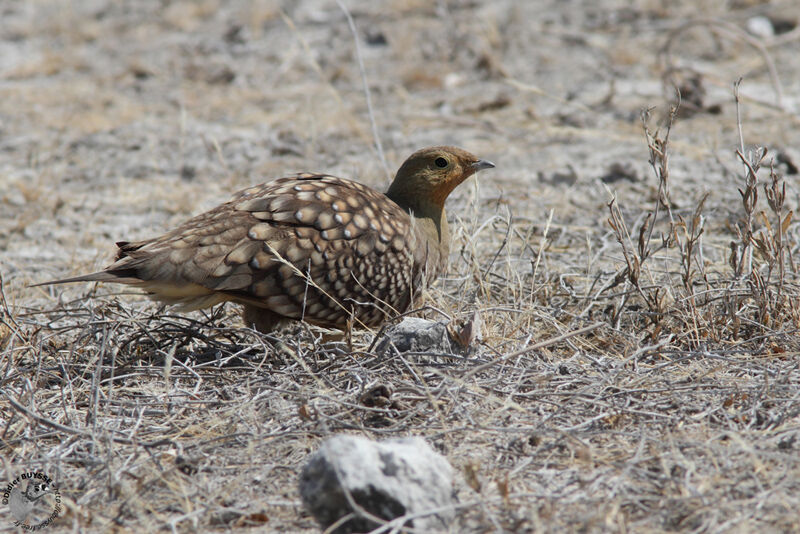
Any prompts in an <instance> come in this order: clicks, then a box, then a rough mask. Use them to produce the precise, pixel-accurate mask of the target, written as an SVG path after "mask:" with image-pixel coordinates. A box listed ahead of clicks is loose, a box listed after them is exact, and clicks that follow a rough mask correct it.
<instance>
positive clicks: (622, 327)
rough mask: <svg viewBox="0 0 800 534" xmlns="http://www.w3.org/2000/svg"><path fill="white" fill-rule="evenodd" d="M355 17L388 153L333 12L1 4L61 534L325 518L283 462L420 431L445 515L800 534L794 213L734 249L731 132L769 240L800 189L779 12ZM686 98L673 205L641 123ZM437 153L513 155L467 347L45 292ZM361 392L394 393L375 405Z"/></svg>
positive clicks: (463, 230)
mask: <svg viewBox="0 0 800 534" xmlns="http://www.w3.org/2000/svg"><path fill="white" fill-rule="evenodd" d="M345 4H346V6H347V7H348V8H349V10H350V12H351V13H352V16H353V19H354V22H355V25H356V26H357V39H358V43H359V46H360V51H361V54H362V59H363V65H364V71H363V73H364V76H365V78H366V81H367V84H368V86H369V90H370V93H371V99H372V106H371V108H372V111H373V113H374V121H375V125H376V129H377V133H378V136H379V139H380V141H381V143H382V146H383V149H384V151H385V159H386V164H385V165H384V164H383V163H382V161H381V158H380V157H379V154H378V151H377V150H376V148H375V137H374V135H373V131H372V126H371V122H370V117H369V113H368V106H367V100H366V98H365V93H364V87H363V83H362V74H361V71H360V68H359V62H358V60H357V56H356V49H355V42H354V38H353V35H352V33H351V30H350V28H349V26H348V23H347V18H346V17H345V14H344V12H343V10H342V9H341V8H340V7H339V6H338V5H337V3H336V2H334V1H323V0H318V1H317V0H315V1H301V2H279V1H269V0H259V1H251V2H247V1H239V0H233V1H230V2H222V1H219V0H205V1H197V2H191V1H186V2H168V1H155V0H152V1H151V0H142V1H138V0H137V1H135V2H133V1H122V2H108V1H100V0H85V1H84V0H82V1H80V2H77V1H67V0H63V1H51V0H42V1H38V2H14V1H5V2H0V21H2V22H0V275H1V276H2V290H3V291H2V293H3V298H2V301H0V304H2V307H0V313H1V314H2V315H0V368H2V370H3V371H2V376H0V390H2V394H0V450H2V458H3V462H2V464H1V465H2V468H0V473H3V474H4V476H5V477H6V478H8V477H12V475H13V474H14V473H16V472H18V471H24V470H28V469H34V468H35V469H41V470H43V471H45V472H47V473H48V474H49V475H50V476H51V477H53V478H54V479H55V480H56V481H57V483H58V484H59V487H60V491H61V495H62V496H63V498H64V502H65V507H66V510H65V512H64V514H63V517H62V518H60V519H59V523H58V524H59V525H61V528H63V529H68V528H74V529H81V530H86V531H101V530H102V531H108V530H112V529H116V530H118V531H124V532H127V531H132V530H137V531H156V530H159V531H163V530H167V529H173V530H177V531H213V530H219V531H222V530H227V529H229V528H231V527H241V528H245V527H247V526H257V527H259V528H264V529H266V530H269V531H275V532H299V531H315V530H316V529H317V527H316V525H315V523H314V521H313V519H312V518H311V517H309V516H308V515H307V514H306V513H305V512H304V511H303V509H302V506H301V503H300V500H299V494H298V492H297V489H296V478H297V474H298V472H299V469H300V468H301V467H302V465H303V462H304V460H305V458H306V455H307V454H308V452H310V451H312V450H314V449H315V448H316V447H317V446H318V444H319V443H320V441H321V440H323V439H324V438H325V437H326V436H330V435H331V434H333V433H337V432H353V433H360V434H364V435H367V436H370V437H373V438H376V439H380V438H382V437H388V436H396V435H421V436H423V437H425V438H426V439H428V440H429V441H430V442H431V443H432V444H433V445H434V446H435V447H436V448H437V449H438V450H440V451H441V452H442V453H443V454H445V456H446V457H447V458H448V460H450V462H451V463H452V464H453V465H454V466H455V467H456V469H457V470H458V472H459V476H460V479H459V484H458V492H459V493H458V494H459V499H460V502H461V503H462V505H461V508H460V509H459V514H458V520H457V523H456V524H455V525H454V526H453V532H487V531H509V532H563V531H588V532H595V531H596V532H600V531H632V532H674V531H697V532H731V531H734V532H753V531H756V530H758V531H761V532H788V531H797V530H800V520H798V515H797V509H798V507H800V483H798V480H800V460H798V447H800V445H798V443H797V442H796V438H797V437H798V429H800V371H798V363H797V362H798V360H797V358H798V354H800V339H799V338H798V336H797V328H798V326H800V311H799V310H798V307H797V302H798V299H797V296H798V295H799V294H800V291H798V285H797V282H798V280H797V276H796V274H795V272H794V267H793V255H794V254H796V249H797V246H798V237H799V236H798V232H799V231H800V229H799V228H800V227H798V225H797V224H795V223H794V222H793V221H792V220H790V219H789V220H786V224H785V225H784V226H783V228H782V232H781V241H780V247H781V248H780V250H782V251H783V252H782V253H781V254H783V256H782V257H783V260H782V261H783V265H784V267H783V269H779V268H778V267H776V265H779V264H780V263H781V261H778V263H776V261H775V260H770V257H769V253H768V252H769V251H768V250H766V249H764V247H762V249H763V250H761V249H759V248H758V247H757V246H756V244H755V241H752V242H748V241H746V239H744V240H743V238H742V236H741V232H742V228H744V226H743V225H744V223H743V222H742V221H743V220H744V219H746V218H747V217H746V212H745V210H744V208H743V206H742V200H741V199H742V196H741V193H740V191H739V189H742V190H745V189H746V184H745V176H746V171H745V169H744V167H743V165H742V163H741V161H739V159H737V156H736V154H735V151H736V149H737V148H739V147H740V134H739V128H738V124H741V132H742V138H743V143H744V149H745V152H747V151H751V152H752V150H754V148H755V147H758V146H764V147H768V148H769V155H768V157H767V159H766V160H765V161H764V164H763V166H762V169H761V170H760V171H759V172H757V176H758V179H759V180H760V182H761V183H760V184H759V185H758V186H757V190H758V192H759V198H758V202H757V205H756V207H755V208H754V210H753V211H752V220H753V224H752V229H753V231H754V232H755V235H756V237H758V236H762V237H764V236H768V235H772V236H773V239H772V241H770V242H771V243H773V244H774V243H775V239H774V236H775V235H776V234H775V233H774V232H773V230H776V231H777V228H778V227H781V225H780V224H776V223H775V220H776V219H775V217H777V216H780V217H781V219H782V220H785V219H784V217H785V216H786V215H787V214H788V212H789V211H790V210H795V209H796V206H797V204H798V189H797V185H796V184H797V177H798V167H800V150H799V149H798V147H800V56H798V54H797V47H798V43H800V30H798V23H800V19H799V17H800V14H798V11H797V7H796V5H795V2H794V1H791V0H786V1H774V2H758V1H753V0H735V1H734V0H732V1H731V2H728V3H724V4H723V3H717V2H700V3H699V5H698V3H697V2H682V1H681V2H669V3H664V2H654V1H650V0H632V1H619V2H617V1H613V0H602V1H599V2H563V1H557V0H553V1H544V0H543V1H530V2H521V1H511V0H508V1H503V0H501V1H496V2H488V1H487V2H481V1H460V2H459V1H452V2H451V1H442V2H426V1H416V0H388V1H386V2H370V1H352V0H345ZM770 32H771V34H770ZM739 78H741V79H742V82H741V88H740V95H741V98H740V99H741V104H740V106H739V115H740V120H739V121H737V107H736V105H735V101H734V97H733V84H734V82H735V81H736V80H737V79H739ZM676 85H677V86H679V87H680V88H681V93H682V105H681V107H680V109H679V112H678V117H677V118H676V120H675V123H674V124H673V127H672V129H671V132H670V138H669V148H668V156H669V161H668V170H669V177H668V180H667V181H666V184H667V185H668V188H669V191H668V196H667V197H663V198H666V200H665V202H664V203H663V204H661V205H660V208H659V210H658V212H657V213H655V207H656V205H658V199H659V196H660V194H659V179H658V177H657V174H656V172H654V169H653V168H652V167H651V165H650V163H649V161H648V160H649V158H650V154H649V153H648V144H647V140H646V137H645V134H644V131H643V127H642V122H641V119H640V117H641V113H642V110H643V109H652V111H651V118H650V121H649V128H650V131H651V132H655V131H656V130H659V132H660V133H659V135H660V136H661V138H663V135H664V133H665V127H666V124H667V123H666V117H667V116H668V110H669V107H670V105H671V103H674V95H675V89H674V87H675V86H676ZM434 144H453V145H458V146H461V147H464V148H466V149H468V150H470V151H472V152H474V153H476V154H478V155H480V156H481V157H484V158H487V159H490V160H492V161H494V162H495V163H496V164H497V169H495V170H494V171H492V173H491V174H490V173H488V172H487V173H483V174H482V175H481V176H480V179H479V180H477V181H476V180H475V179H471V180H470V181H469V182H467V183H466V184H465V185H463V186H461V187H460V188H459V189H458V190H457V191H456V192H455V193H454V194H453V195H452V197H451V199H450V201H449V204H448V209H449V218H450V220H451V223H452V228H453V234H454V235H453V246H452V251H453V253H452V257H451V262H450V263H451V268H450V272H449V274H448V276H447V277H445V278H444V279H443V280H442V281H441V282H440V283H439V285H438V286H437V288H435V290H433V291H432V292H431V294H430V295H429V299H428V303H429V304H430V305H431V306H433V307H435V308H436V309H437V310H439V311H440V312H443V313H445V314H447V316H448V317H449V319H451V320H452V322H453V324H454V325H456V324H458V322H459V321H460V320H463V319H465V318H467V317H470V316H471V315H472V314H473V313H474V312H475V311H477V312H478V313H479V314H480V317H481V318H482V321H483V331H482V337H481V340H479V341H475V342H474V344H473V347H472V349H471V352H470V356H469V357H467V358H452V359H449V360H447V361H445V362H444V363H442V360H441V359H432V360H431V361H428V362H426V361H425V359H424V358H422V360H421V361H420V360H417V359H415V360H413V361H410V360H407V359H406V358H404V357H401V356H397V357H392V358H386V357H378V356H376V355H374V354H372V353H371V352H370V347H371V346H372V341H373V340H374V336H375V333H374V332H357V333H356V334H355V337H354V339H353V341H352V345H351V346H347V345H346V344H345V343H342V342H338V343H337V342H333V343H325V342H323V341H322V340H321V337H320V332H319V331H318V330H316V329H308V328H306V329H295V330H292V331H286V332H283V333H279V334H277V335H276V336H266V337H264V336H258V335H256V334H255V333H253V332H250V331H247V330H246V329H243V328H241V323H240V322H239V320H238V317H237V315H236V313H235V310H234V309H233V308H232V307H223V308H219V309H216V310H213V312H208V313H193V314H188V315H181V314H176V313H175V312H173V311H171V310H169V309H166V310H165V309H162V308H159V307H158V306H157V305H155V304H153V303H151V302H150V301H148V300H147V299H144V298H142V297H140V296H137V295H135V294H131V292H129V291H128V292H126V291H122V290H120V289H119V288H117V287H110V286H98V285H95V284H76V285H72V286H58V287H45V288H30V287H28V286H29V285H30V284H33V283H37V282H42V281H45V280H48V279H52V278H60V277H66V276H70V275H75V274H80V273H85V272H89V271H92V270H96V269H98V268H100V267H102V266H103V265H104V264H106V263H108V261H109V260H110V258H111V257H112V255H113V249H114V247H113V243H114V242H115V241H119V240H123V239H124V240H136V239H140V238H147V237H152V236H154V235H157V234H159V233H161V232H163V231H164V230H166V229H168V228H170V227H172V226H174V225H176V224H178V223H179V222H181V221H182V220H184V219H186V218H188V217H189V216H191V215H193V214H196V213H199V212H200V211H202V210H204V209H207V208H210V207H212V206H214V205H216V204H217V203H219V202H221V201H224V200H225V199H226V198H227V197H228V196H229V195H230V194H231V193H233V192H234V191H236V190H238V189H240V188H243V187H246V186H248V185H251V184H254V183H260V182H263V181H268V180H271V179H274V178H276V177H279V176H282V175H284V174H287V173H294V172H298V171H325V172H328V173H331V174H336V175H340V176H346V177H350V178H355V179H358V180H360V181H362V182H364V183H367V184H369V185H372V186H374V187H376V188H384V187H385V186H386V185H387V184H388V177H389V175H390V174H391V172H393V170H394V169H396V167H397V166H398V165H399V164H400V163H401V162H402V160H403V159H404V158H405V157H406V156H407V155H409V154H410V153H411V152H412V151H414V150H416V149H417V148H420V147H423V146H426V145H434ZM770 160H772V161H773V163H774V169H775V173H776V176H777V177H779V178H782V179H784V180H785V184H786V193H787V194H786V200H785V205H784V206H783V207H782V208H781V209H780V210H779V211H780V214H779V215H775V214H774V213H773V211H774V210H773V211H771V208H770V206H769V202H768V201H767V193H766V192H765V190H764V189H763V185H764V184H769V181H770V178H769V162H770ZM656 163H658V162H656ZM657 166H658V165H657V164H656V167H657ZM706 194H708V197H707V199H706V200H705V203H704V204H703V207H702V210H701V212H699V215H698V217H696V218H695V217H693V214H694V213H695V210H696V207H697V204H698V202H699V201H700V200H701V199H702V198H703V197H704V196H705V195H706ZM612 197H615V198H616V199H617V200H616V206H617V207H618V210H619V211H618V214H619V216H620V218H621V219H620V220H622V221H624V223H625V225H626V228H627V230H622V231H621V234H622V235H623V236H624V235H625V232H626V231H627V232H628V233H629V234H630V236H631V241H630V242H627V241H625V246H624V247H623V246H621V245H620V243H619V241H618V239H617V236H616V235H615V231H614V230H613V228H612V225H611V224H609V222H608V219H609V217H610V211H609V207H608V203H609V201H610V200H611V198H612ZM667 207H669V209H666V208H667ZM761 212H763V215H761ZM648 213H652V214H653V215H654V216H655V217H654V218H655V220H656V224H655V227H654V229H653V231H652V234H651V240H650V241H649V243H650V245H649V246H650V249H651V250H652V251H653V253H652V255H651V256H650V257H649V258H646V259H645V260H643V262H642V263H643V264H644V265H643V266H642V267H641V269H640V270H641V276H640V277H639V279H638V281H637V280H636V279H635V278H636V277H634V276H631V271H632V268H631V267H630V261H631V258H633V259H634V260H635V259H636V258H637V242H638V239H639V235H640V228H641V227H642V225H643V224H646V221H647V220H648V219H647V214H648ZM681 221H685V222H684V223H682V222H681ZM765 221H768V222H770V224H769V225H767V224H765ZM693 223H694V226H695V227H696V226H697V225H699V224H702V225H703V234H702V236H700V237H699V238H698V239H697V240H696V241H695V243H694V248H693V249H692V250H690V251H689V252H687V243H688V241H687V240H688V238H687V237H686V236H687V235H689V234H691V233H692V231H693V230H696V228H693ZM618 227H619V226H618ZM737 228H739V230H738V232H739V233H737ZM684 229H685V230H686V231H684ZM686 232H689V234H687V233H686ZM759 232H760V233H759ZM770 232H772V233H771V234H770ZM645 235H647V232H645ZM670 236H672V239H671V240H670ZM662 238H663V241H664V242H665V243H666V245H667V246H665V247H661V244H662ZM765 239H766V238H765ZM732 242H733V243H734V245H736V244H737V243H739V244H740V245H741V244H742V243H746V244H747V243H749V244H750V245H751V248H752V249H753V250H755V254H754V257H753V269H752V271H750V270H748V269H747V268H745V269H744V270H743V271H742V272H740V273H738V274H737V273H736V272H735V270H734V269H733V268H732V267H731V264H730V262H729V257H730V255H731V243H732ZM764 246H766V245H764ZM767 248H768V247H767ZM626 258H627V261H626ZM638 258H639V259H641V254H639V256H638ZM687 258H688V259H689V262H690V264H689V271H688V272H689V274H688V276H686V275H685V273H686V272H687V267H686V265H687ZM692 262H693V263H692ZM635 263H636V262H635V261H634V264H635ZM626 266H628V269H627V271H626ZM633 270H635V268H634V269H633ZM686 280H688V282H686ZM759 280H760V282H759ZM418 315H420V316H426V317H429V318H432V319H437V320H438V319H442V315H441V314H440V313H439V312H437V311H435V310H432V309H427V310H426V311H421V312H420V313H419V314H418ZM594 324H598V325H599V326H597V327H596V328H595V329H594V330H592V331H591V332H590V333H587V334H584V335H579V336H575V337H573V338H570V339H568V340H566V341H562V342H560V343H556V344H553V345H550V346H547V347H543V348H540V349H537V350H533V349H532V350H530V351H529V352H526V353H523V354H520V355H519V356H517V357H514V358H507V359H504V360H502V361H497V362H496V365H493V366H487V368H486V369H485V370H484V371H482V372H480V373H473V374H470V373H469V371H470V369H474V368H475V367H476V366H477V365H481V364H484V363H487V362H490V361H492V360H493V359H498V358H499V357H501V356H502V355H508V354H511V353H513V352H515V351H519V350H520V349H523V348H525V347H527V346H532V345H533V344H534V343H536V342H538V341H543V340H547V339H549V338H551V337H555V336H558V335H561V334H565V333H569V332H571V331H575V330H577V329H579V328H582V327H586V326H590V325H594ZM281 341H283V342H285V343H282V342H281ZM287 343H288V345H287ZM434 360H435V361H434ZM464 377H466V378H464ZM376 384H383V385H386V386H388V387H390V388H391V389H392V390H393V392H394V393H393V396H394V398H395V400H396V401H397V403H396V404H395V405H393V406H394V407H393V408H391V409H387V410H377V411H376V410H375V409H371V408H367V407H365V406H364V403H363V402H362V400H361V399H362V394H363V393H364V392H365V391H367V390H369V388H370V387H372V386H374V385H376ZM12 401H13V402H12ZM50 528H55V529H56V530H58V528H56V527H55V526H53V527H50ZM13 529H14V527H12V521H11V517H10V515H8V514H5V512H2V513H0V530H4V531H5V530H8V531H10V530H13Z"/></svg>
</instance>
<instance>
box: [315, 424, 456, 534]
mask: <svg viewBox="0 0 800 534" xmlns="http://www.w3.org/2000/svg"><path fill="white" fill-rule="evenodd" d="M348 493H349V494H350V495H351V496H352V499H353V501H354V502H355V503H357V504H358V506H360V507H361V508H363V509H364V510H365V511H367V512H368V513H369V514H372V515H374V516H377V517H380V518H383V519H385V520H387V521H389V520H392V519H394V518H397V517H400V516H403V515H410V516H413V517H411V518H409V519H408V521H406V522H405V523H404V526H406V527H414V528H415V529H420V530H421V531H423V532H436V531H441V530H445V529H446V528H447V525H448V524H449V523H450V522H451V521H452V520H453V518H454V517H455V509H454V508H453V503H454V492H453V468H452V467H451V466H450V464H449V463H448V462H447V460H446V459H445V458H444V457H443V456H442V455H440V454H439V453H437V452H435V451H434V450H433V449H431V447H430V446H429V445H428V444H427V443H426V442H425V440H423V439H422V438H402V439H392V440H387V441H382V442H376V441H372V440H369V439H367V438H364V437H360V436H350V435H339V436H335V437H333V438H330V439H328V440H327V441H325V442H324V443H323V444H322V446H321V447H320V449H319V450H318V451H317V452H315V453H314V454H313V455H312V456H311V458H310V459H309V461H308V463H307V464H306V465H305V467H303V471H302V473H301V475H300V495H301V496H302V498H303V504H304V505H305V507H306V509H307V510H308V511H309V512H310V513H311V514H312V515H313V516H314V517H315V518H316V519H317V521H319V523H320V525H322V527H323V528H327V527H328V526H330V525H331V524H333V523H334V522H336V521H338V520H339V519H340V518H342V517H344V516H345V515H347V514H350V513H353V512H354V511H355V510H354V509H353V507H352V506H351V505H350V504H349V502H348V498H347V494H348ZM434 510H435V513H427V512H430V511H434ZM355 514H356V515H355V517H354V518H353V519H350V520H348V521H347V522H345V523H344V524H342V525H341V526H339V527H338V528H337V529H336V530H335V531H334V532H335V533H337V534H341V533H348V532H368V531H370V530H372V529H374V528H376V527H378V526H380V523H378V522H376V521H373V520H371V519H369V518H367V517H365V516H364V515H360V514H359V512H358V511H355Z"/></svg>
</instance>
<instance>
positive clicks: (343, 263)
mask: <svg viewBox="0 0 800 534" xmlns="http://www.w3.org/2000/svg"><path fill="white" fill-rule="evenodd" d="M491 167H494V164H492V163H490V162H489V161H486V160H482V159H479V158H477V157H475V156H473V155H472V154H470V153H469V152H466V151H464V150H461V149H459V148H455V147H448V146H440V147H431V148H424V149H422V150H419V151H417V152H415V153H414V154H412V155H411V157H409V158H408V159H407V160H406V161H405V162H404V163H403V165H402V166H401V167H400V170H398V171H397V175H396V176H395V178H394V181H393V182H392V184H391V185H390V186H389V190H388V191H387V192H386V194H382V193H379V192H377V191H375V190H373V189H370V188H369V187H367V186H365V185H362V184H360V183H358V182H354V181H352V180H345V179H343V178H336V177H335V176H329V175H327V174H309V173H303V174H298V175H295V176H290V177H286V178H279V179H277V180H275V181H273V182H269V183H265V184H261V185H256V186H253V187H250V188H248V189H245V190H243V191H240V192H238V193H236V195H234V197H233V198H232V199H231V200H230V201H228V202H226V203H224V204H221V205H220V206H217V207H216V208H214V209H212V210H210V211H207V212H206V213H202V214H200V215H198V216H196V217H194V218H192V219H189V220H188V221H186V222H185V223H184V224H182V225H181V226H179V227H178V228H176V229H174V230H172V231H171V232H168V233H166V234H164V235H162V236H161V237H157V238H155V239H148V240H145V241H137V242H134V243H129V242H125V241H122V242H119V243H117V246H118V247H119V250H118V251H117V258H116V261H115V262H114V263H112V264H111V265H110V266H108V267H107V268H106V269H105V270H103V271H100V272H96V273H92V274H87V275H84V276H77V277H75V278H67V279H63V280H56V281H53V282H46V283H45V284H53V283H65V282H82V281H101V282H117V283H122V284H129V285H132V286H136V287H140V288H142V289H143V290H145V291H146V292H147V293H148V294H149V295H150V297H151V298H153V299H155V300H159V301H161V302H164V303H167V304H177V305H179V306H181V308H182V309H184V310H194V309H200V308H206V307H208V306H213V305H214V304H218V303H220V302H225V301H232V302H236V303H239V304H242V305H243V306H244V312H243V317H244V320H245V323H246V324H247V325H248V326H254V327H255V328H257V329H258V330H260V331H262V332H268V331H270V330H272V329H274V328H275V327H276V326H277V324H278V323H279V322H281V321H282V320H284V319H295V320H304V321H307V322H309V323H313V324H316V325H320V326H326V327H334V328H340V329H344V328H346V327H347V325H348V323H350V324H352V325H353V326H376V325H379V324H381V323H382V322H384V321H385V320H386V319H388V318H390V317H392V316H393V315H395V314H398V313H402V312H404V311H406V310H407V309H408V308H409V307H410V306H411V305H412V303H413V302H414V299H415V296H416V295H418V294H419V292H420V290H421V289H422V288H423V287H424V286H426V285H427V284H429V283H431V282H432V281H433V280H435V279H436V278H437V277H438V276H439V274H441V273H442V272H443V271H444V270H445V268H446V266H447V259H448V254H449V250H450V234H449V231H448V226H447V218H446V216H445V210H444V203H445V199H447V196H448V195H449V194H450V192H451V191H453V189H454V188H455V187H456V186H457V185H459V184H460V183H461V182H463V181H464V180H466V179H467V178H468V177H469V176H471V175H472V174H474V173H475V172H477V171H480V170H481V169H488V168H491ZM45 284H40V285H45Z"/></svg>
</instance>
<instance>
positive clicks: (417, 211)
mask: <svg viewBox="0 0 800 534" xmlns="http://www.w3.org/2000/svg"><path fill="white" fill-rule="evenodd" d="M392 193H393V191H392V189H391V188H390V189H389V191H388V192H387V194H386V195H387V196H388V197H389V198H391V199H392V200H393V201H394V202H395V203H396V204H397V205H398V206H400V207H401V208H403V209H404V210H405V211H407V212H408V213H410V214H411V216H412V217H414V219H415V220H416V223H417V224H418V225H419V226H420V228H421V229H422V230H424V231H425V233H426V234H427V235H428V236H430V237H431V238H432V239H434V240H436V241H438V242H439V244H445V246H447V245H449V241H450V231H449V229H448V227H447V215H446V214H445V211H444V206H443V205H440V204H439V203H438V202H436V201H435V200H432V199H428V198H424V197H420V196H417V197H416V198H414V197H410V196H409V195H393V194H392Z"/></svg>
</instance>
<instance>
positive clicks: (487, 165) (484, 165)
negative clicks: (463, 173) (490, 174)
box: [470, 159, 494, 172]
mask: <svg viewBox="0 0 800 534" xmlns="http://www.w3.org/2000/svg"><path fill="white" fill-rule="evenodd" d="M470 167H472V170H473V171H474V172H478V171H482V170H483V169H493V168H494V163H492V162H491V161H489V160H485V159H479V160H478V161H476V162H475V163H473V164H472V165H470Z"/></svg>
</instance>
